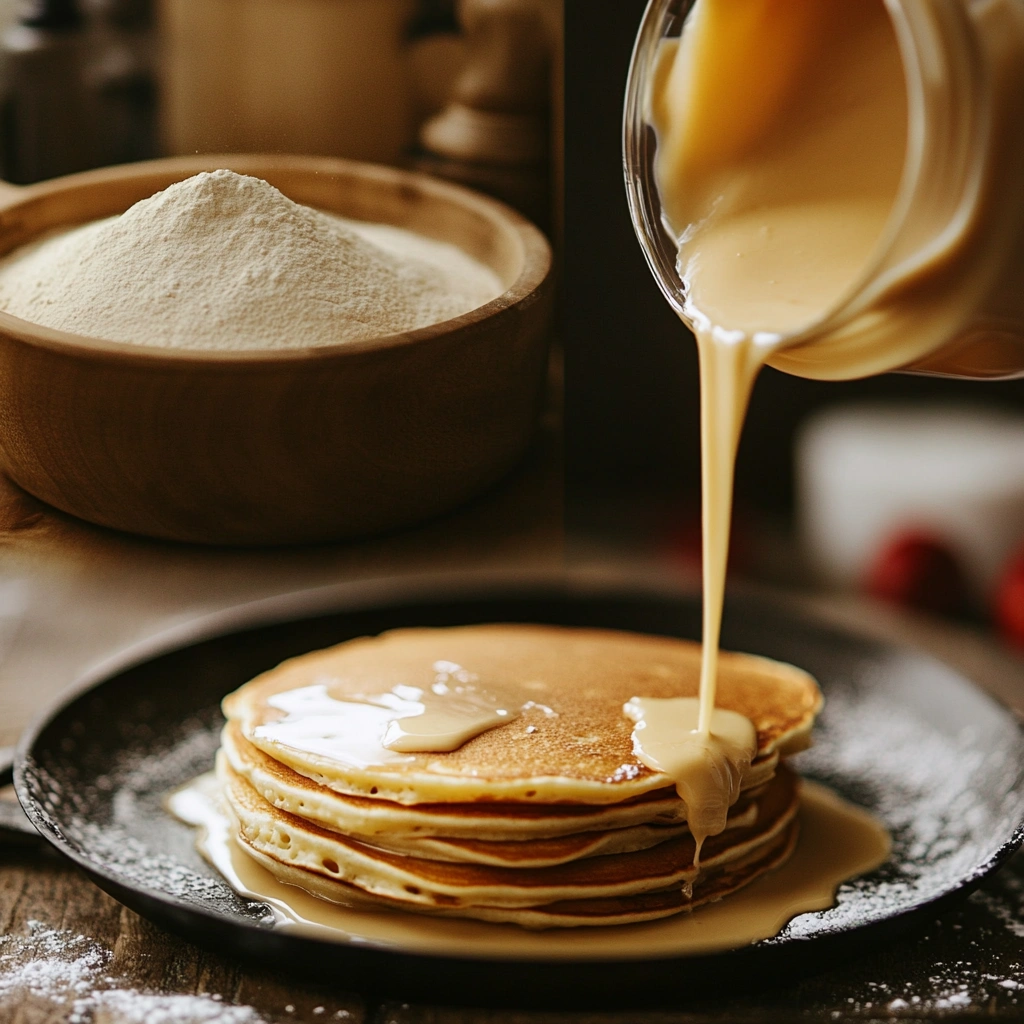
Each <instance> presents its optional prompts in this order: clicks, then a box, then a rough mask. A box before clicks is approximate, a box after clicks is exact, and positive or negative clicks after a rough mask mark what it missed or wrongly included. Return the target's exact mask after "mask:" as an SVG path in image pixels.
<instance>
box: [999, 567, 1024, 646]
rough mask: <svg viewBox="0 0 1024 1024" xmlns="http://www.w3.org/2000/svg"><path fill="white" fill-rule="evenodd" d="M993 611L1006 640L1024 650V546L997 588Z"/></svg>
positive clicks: (1007, 568)
mask: <svg viewBox="0 0 1024 1024" xmlns="http://www.w3.org/2000/svg"><path fill="white" fill-rule="evenodd" d="M993 612H994V614H995V619H996V625H997V626H998V627H999V631H1000V632H1001V633H1002V634H1003V636H1004V637H1005V638H1006V640H1007V641H1008V642H1009V643H1011V644H1013V645H1014V646H1015V647H1019V648H1021V650H1024V548H1021V550H1020V551H1018V552H1017V554H1016V555H1014V556H1013V558H1011V559H1010V561H1009V563H1008V564H1007V566H1006V571H1005V572H1004V573H1003V576H1002V579H1000V581H999V586H998V587H997V588H996V600H995V606H994V608H993Z"/></svg>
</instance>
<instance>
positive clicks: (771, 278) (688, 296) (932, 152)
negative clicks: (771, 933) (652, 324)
mask: <svg viewBox="0 0 1024 1024" xmlns="http://www.w3.org/2000/svg"><path fill="white" fill-rule="evenodd" d="M893 10H894V11H896V10H898V11H899V13H900V18H901V19H902V20H901V21H900V22H899V26H897V24H896V23H895V22H894V20H893V18H892V17H890V12H889V9H888V7H887V6H886V4H885V3H884V2H883V0H827V2H820V0H819V2H816V0H804V2H791V3H786V4H778V3H774V2H772V0H696V3H695V4H694V6H693V8H692V9H691V11H690V14H689V16H688V18H687V21H686V23H685V26H684V29H683V33H682V36H681V37H680V39H678V40H672V39H667V40H664V41H662V42H661V43H660V44H659V46H660V49H659V52H658V56H657V60H656V62H655V64H654V69H653V73H652V75H651V81H650V83H649V85H648V92H647V99H646V109H647V119H648V121H649V123H650V124H651V125H652V126H653V127H654V129H655V131H656V134H657V151H656V156H655V178H656V181H657V186H658V196H659V199H660V202H661V208H662V216H663V221H664V224H665V227H666V229H667V230H668V231H669V232H670V234H671V236H672V237H673V238H674V239H675V240H676V242H677V245H678V261H677V271H678V274H679V277H680V279H681V282H682V285H683V288H684V296H685V298H684V303H683V315H684V318H685V319H686V321H687V322H688V323H689V325H690V326H691V327H692V328H693V331H694V333H695V335H696V339H697V346H698V351H699V356H700V374H701V437H702V506H703V509H702V510H703V573H704V620H703V666H702V675H701V689H700V711H699V716H698V724H697V728H696V730H695V733H694V734H693V736H692V737H691V738H689V739H688V740H687V743H688V744H689V745H690V746H693V745H696V746H697V747H698V748H699V747H700V746H701V745H702V744H703V747H704V749H705V756H704V757H699V756H688V757H687V758H684V759H682V760H680V761H678V762H677V766H676V771H675V778H676V782H677V786H678V788H679V791H680V793H681V794H682V793H683V792H684V790H686V791H687V792H690V793H691V794H704V795H703V796H701V797H700V799H701V800H704V801H709V800H712V799H713V796H711V794H713V793H715V791H716V788H717V790H718V793H719V795H720V796H722V797H724V796H725V795H726V794H727V789H728V785H727V782H726V781H722V780H725V779H727V777H728V775H729V774H730V773H729V772H728V771H725V772H723V770H722V767H721V757H722V747H721V744H720V743H719V742H718V740H717V739H716V738H715V735H714V727H713V724H712V723H713V717H712V716H713V711H714V704H715V685H716V678H717V665H718V644H719V634H720V627H721V616H722V604H723V599H724V588H725V570H726V562H727V557H728V538H729V520H730V513H731V506H732V492H733V474H734V466H735V458H736V450H737V446H738V443H739V437H740V432H741V429H742V424H743V419H744V415H745V412H746V408H747V403H748V400H749V397H750V393H751V389H752V388H753V384H754V381H755V379H756V377H757V374H758V373H759V371H760V370H761V368H762V367H763V366H764V365H765V364H767V363H770V364H772V365H774V366H777V367H779V368H781V369H786V370H789V371H791V372H794V373H798V374H801V375H804V376H809V377H820V378H823V379H846V378H852V377H858V376H864V375H867V374H871V373H876V372H882V371H885V370H891V369H896V368H898V367H906V366H909V365H912V364H914V363H921V364H922V366H924V367H926V368H927V369H929V370H933V371H934V370H940V371H941V370H947V371H948V370H950V369H953V370H955V371H962V370H963V369H964V368H969V367H972V366H973V367H979V366H980V367H981V369H980V370H979V371H978V375H982V376H984V375H998V374H999V373H1000V372H1002V371H1004V370H1005V368H1006V367H1007V366H1011V367H1012V366H1013V365H1014V363H1015V361H1016V366H1017V369H1018V372H1019V371H1021V370H1024V341H1022V336H1024V326H1022V325H1024V308H1021V307H1022V305H1024V301H1022V299H1021V298H1020V295H1019V292H1020V289H1021V288H1022V285H1024V260H1022V259H1021V256H1020V253H1021V241H1020V240H1021V237H1022V236H1024V231H1021V216H1020V211H1021V192H1022V190H1021V189H1020V174H1021V168H1022V167H1024V162H1022V161H1024V156H1022V146H1021V143H1020V141H1019V137H1020V135H1021V124H1022V117H1024V108H1022V102H1024V100H1022V97H1024V70H1022V69H1024V5H1022V4H1020V3H1019V2H1017V0H986V2H983V3H976V4H973V5H970V10H969V11H968V8H967V6H966V5H958V4H945V5H943V4H941V3H936V2H935V0H905V2H904V3H903V4H902V5H900V6H899V8H896V7H894V8H893ZM968 19H971V20H968ZM898 28H899V31H901V32H902V37H900V36H899V35H898ZM928 32H931V33H932V34H931V35H928ZM923 39H928V40H930V41H931V42H932V44H933V45H934V46H935V48H936V49H935V50H934V51H933V52H932V53H931V54H929V53H928V52H926V51H925V50H922V49H921V47H920V43H921V40H923ZM901 43H902V44H904V45H902V46H901ZM912 43H913V44H914V45H916V46H917V49H916V50H915V49H914V46H913V45H911V44H912ZM908 53H912V54H913V56H914V59H915V60H921V61H927V60H928V59H929V57H930V59H931V63H930V64H929V63H925V64H923V65H922V66H921V67H920V68H919V69H918V71H919V78H920V80H918V79H915V78H914V77H913V76H910V77H908V76H907V75H906V74H905V70H904V61H905V59H906V58H907V54H908ZM910 81H914V82H916V84H915V85H914V86H913V87H914V89H918V90H919V91H917V92H914V93H913V95H911V92H910V91H909V90H908V85H907V82H910ZM921 81H926V82H927V83H928V89H927V90H924V89H922V88H921ZM985 90H987V92H986V91H985ZM983 95H984V96H986V97H988V101H987V102H984V103H983V102H982V99H981V98H980V97H982V96H983ZM944 104H945V105H944ZM911 112H912V113H913V114H914V117H913V118H910V117H909V116H908V114H909V113H911ZM985 158H987V160H986V159H985ZM972 159H976V160H977V161H978V164H977V168H975V165H974V164H972V163H971V161H972ZM1007 167H1009V168H1010V169H1011V173H1012V174H1013V175H1016V177H1013V178H1005V177H1004V176H1005V175H1006V174H1007V170H1006V168H1007ZM975 172H976V173H975ZM1001 222H1002V223H1003V224H1005V227H1001V226H1000V223H1001ZM1009 282H1013V285H1010V284H1009ZM1012 287H1016V289H1017V293H1018V298H1017V300H1016V311H1017V313H1019V314H1021V315H1020V316H1018V318H1017V320H1013V318H1012V317H1008V316H1007V315H1005V314H1006V313H1008V312H1010V313H1012V312H1013V311H1014V308H1015V307H1014V305H1013V303H1012V302H1011V301H1009V300H1008V299H1007V295H1008V294H1009V289H1010V288H1012ZM992 311H995V313H996V315H995V316H993V312H992ZM985 367H988V370H986V369H985ZM726 759H727V761H728V755H727V758H726ZM733 767H735V766H733ZM691 813H693V814H694V815H695V816H700V815H703V813H704V812H703V810H702V809H700V808H697V809H694V808H691Z"/></svg>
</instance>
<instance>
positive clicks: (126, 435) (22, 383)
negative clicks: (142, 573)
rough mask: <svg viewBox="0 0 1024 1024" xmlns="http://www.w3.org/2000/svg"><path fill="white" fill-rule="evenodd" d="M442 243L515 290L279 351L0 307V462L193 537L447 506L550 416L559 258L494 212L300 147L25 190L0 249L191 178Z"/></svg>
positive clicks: (438, 185)
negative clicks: (197, 343)
mask: <svg viewBox="0 0 1024 1024" xmlns="http://www.w3.org/2000/svg"><path fill="white" fill-rule="evenodd" d="M223 166H228V167H231V168H232V169H234V170H237V171H239V172H242V173H250V174H256V175H258V176H260V177H263V178H265V179H266V180H268V181H269V182H270V183H271V184H273V185H275V186H277V187H278V188H280V189H281V190H282V191H283V192H284V193H285V194H286V195H288V196H289V197H290V198H292V199H294V200H296V201H297V202H302V203H306V204H308V205H310V206H314V207H318V208H320V209H326V210H330V211H333V212H337V213H340V214H343V215H345V216H348V217H353V218H356V219H362V220H376V221H383V222H387V223H392V224H396V225H398V226H401V227H405V228H409V229H411V230H414V231H418V232H420V233H422V234H425V235H429V236H431V237H434V238H439V239H441V240H444V241H448V242H453V243H455V244H457V245H459V246H460V247H462V248H463V249H465V250H466V251H467V252H469V253H470V254H471V255H473V256H475V257H476V258H478V259H480V260H482V261H483V262H484V263H486V264H487V265H489V266H491V267H492V268H493V269H494V270H495V271H496V272H497V274H498V276H499V277H500V279H501V280H502V282H503V283H504V284H505V286H506V289H507V290H506V291H505V292H504V294H503V295H501V296H499V297H498V298H497V299H495V300H494V301H493V302H491V303H488V304H487V305H485V306H483V307H481V308H480V309H478V310H474V311H472V312H470V313H468V314H466V315H464V316H461V317H458V318H455V319H453V320H449V321H446V322H445V323H443V324H437V325H434V326H431V327H427V328H424V329H421V330H418V331H413V332H408V333H405V334H400V335H393V336H391V337H388V338H385V339H379V340H372V341H366V342H354V343H351V344H347V345H338V346H331V347H329V348H318V349H298V350H295V351H291V352H280V351H274V352H267V351H253V352H226V353H225V352H211V351H192V352H178V351H169V350H166V349H163V350H161V349H155V348H144V347H141V346H130V345H124V344H118V343H114V342H105V341H100V340H96V339H86V338H82V337H78V336H75V335H71V334H68V333H66V332H61V331H55V330H50V329H48V328H43V327H39V326H36V325H32V324H29V323H27V322H26V321H23V320H20V319H18V318H15V317H12V316H10V315H8V314H4V313H0V463H2V468H3V469H4V471H5V472H6V473H7V474H8V475H9V476H10V477H11V479H13V480H14V481H15V482H17V483H18V484H19V485H20V486H22V487H23V488H24V489H25V490H26V491H28V492H29V493H31V494H33V495H35V496H37V497H39V498H41V499H43V500H44V501H46V502H48V503H49V504H51V505H54V506H55V507H57V508H59V509H61V510H63V511H65V512H70V513H71V514H73V515H76V516H80V517H81V518H83V519H87V520H89V521H90V522H94V523H98V524H100V525H104V526H110V527H114V528H116V529H121V530H126V531H129V532H135V533H142V534H146V535H149V536H153V537H161V538H167V539H171V540H183V541H192V542H199V543H223V544H277V543H308V542H315V541H328V540H337V539H340V538H344V537H349V536H354V535H362V534H367V533H372V532H379V531H383V530H388V529H392V528H395V527H398V526H402V525H406V524H408V523H411V522H415V521H418V520H421V519H424V518H427V517H429V516H432V515H435V514H437V513H439V512H441V511H444V510H446V509H449V508H453V507H455V506H456V505H458V504H460V503H461V502H463V501H465V500H466V499H467V498H468V497H470V496H471V495H473V494H475V493H478V492H479V491H481V490H482V489H483V488H485V487H486V486H488V485H489V484H491V483H492V482H494V481H495V480H497V479H498V478H500V477H501V476H502V475H503V474H504V473H506V472H507V471H508V470H509V469H510V467H511V466H512V465H513V464H514V463H515V462H516V460H517V459H518V458H519V457H520V456H521V454H522V452H523V451H524V449H525V448H526V446H527V444H528V442H529V439H530V437H531V435H532V433H533V430H534V427H535V424H536V420H537V415H538V412H539V410H540V407H541V400H542V395H543V385H544V377H545V367H546V359H547V330H548V321H549V317H550V309H551V297H552V279H551V255H550V249H549V247H548V245H547V243H546V241H545V240H544V238H543V236H542V235H541V234H540V232H538V231H537V230H536V229H535V228H534V227H532V225H530V224H529V223H528V222H527V221H525V220H524V219H523V218H521V217H519V216H518V215H517V214H515V213H513V212H512V211H511V210H509V209H508V208H506V207H504V206H502V205H501V204H499V203H496V202H494V201H492V200H489V199H486V198H484V197H482V196H478V195H476V194H474V193H471V192H468V191H466V190H464V189H460V188H458V187H456V186H452V185H448V184H445V183H442V182H438V181H434V180H432V179H429V178H427V177H425V176H422V175H415V174H411V173H409V172H403V171H397V170H393V169H389V168H382V167H374V166H371V165H364V164H355V163H351V162H347V161H339V160H329V159H322V158H303V157H230V156H224V157H204V158H202V159H199V158H196V159H191V158H189V159H172V160H161V161H154V162H151V163H148V164H136V165H130V166H126V167H123V168H108V169H104V170H101V171H91V172H86V173H85V174H80V175H73V176H70V177H68V178H64V179H57V180H55V181H52V182H46V183H43V184H41V185H36V186H31V187H29V188H27V189H25V190H23V191H22V192H21V194H20V195H19V196H17V198H16V199H15V201H14V202H13V203H12V202H10V201H9V196H8V195H7V193H4V196H3V199H2V200H0V201H2V202H6V203H7V205H6V206H4V207H3V208H2V209H0V252H6V251H9V250H11V249H13V248H14V247H16V246H17V245H20V244H22V243H24V242H26V241H28V240H30V239H32V238H34V237H36V236H37V235H39V234H40V233H41V232H43V231H45V230H47V229H49V228H52V227H56V226H66V225H72V224H77V223H81V222H84V221H90V220H94V219H96V218H99V217H103V216H108V215H110V214H114V213H118V212H121V211H123V210H124V209H126V208H127V207H128V206H130V205H131V204H133V203H134V202H137V201H138V200H140V199H142V198H145V197H146V196H149V195H151V194H152V193H153V192H155V191H157V190H159V189H161V188H165V187H166V186H167V185H169V184H171V183H172V182H174V181H178V180H181V179H182V178H185V177H188V176H190V175H191V174H194V173H196V172H198V171H200V170H209V169H213V168H217V167H223Z"/></svg>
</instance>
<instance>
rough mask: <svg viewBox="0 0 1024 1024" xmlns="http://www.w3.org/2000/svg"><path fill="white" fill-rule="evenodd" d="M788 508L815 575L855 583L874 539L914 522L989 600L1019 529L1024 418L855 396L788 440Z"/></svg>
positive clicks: (876, 548) (874, 550)
mask: <svg viewBox="0 0 1024 1024" xmlns="http://www.w3.org/2000/svg"><path fill="white" fill-rule="evenodd" d="M796 473H797V515H798V521H799V529H800V537H801V542H802V545H803V548H804V551H805V552H806V553H807V555H808V556H809V558H810V561H811V564H812V565H813V567H814V569H815V570H816V572H817V574H818V576H819V578H820V579H821V580H822V582H824V583H827V584H829V585H831V586H838V587H856V586H858V585H861V584H863V583H864V580H865V575H866V573H867V570H868V566H869V565H870V564H871V563H872V562H873V561H874V559H875V558H876V557H877V556H878V554H879V553H880V551H881V550H882V549H883V547H884V546H885V545H886V544H888V543H889V542H890V541H891V540H892V539H893V538H894V537H896V536H898V535H899V534H901V533H902V532H904V531H922V532H924V533H926V534H927V535H929V536H931V537H934V538H936V539H937V540H938V541H939V542H941V543H942V544H943V545H944V546H946V547H948V548H949V550H950V551H951V552H952V553H953V554H954V555H955V556H957V557H958V559H959V560H960V563H961V566H962V568H963V570H964V571H965V573H966V576H967V580H968V584H969V585H970V587H971V589H972V591H973V593H974V597H975V600H976V601H977V602H978V603H979V604H983V603H987V602H986V598H987V596H988V595H989V594H990V593H991V589H992V586H993V584H994V582H995V579H996V578H997V576H998V574H999V573H1000V571H1001V570H1002V568H1003V566H1004V564H1005V562H1006V559H1007V558H1008V557H1009V555H1010V554H1011V552H1012V550H1013V549H1015V548H1016V547H1018V546H1019V544H1020V543H1021V541H1022V540H1024V417H1021V416H1015V415H1013V414H1011V413H1007V412H1001V411H999V410H996V409H991V408H985V407H981V406H970V405H948V404H947V405H934V404H933V405H919V406H917V405H906V404H904V405H897V404H880V403H879V404H862V405H849V406H840V407H837V408H831V409H828V410H826V411H825V412H822V413H819V414H818V415H817V416H814V417H813V418H811V419H810V420H809V421H808V422H807V424H806V425H805V426H804V428H803V430H802V431H801V433H800V435H799V436H798V438H797V443H796Z"/></svg>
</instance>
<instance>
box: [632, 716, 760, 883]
mask: <svg viewBox="0 0 1024 1024" xmlns="http://www.w3.org/2000/svg"><path fill="white" fill-rule="evenodd" d="M622 710H623V711H624V712H625V714H626V717H627V718H629V719H630V720H631V721H633V722H635V723H636V725H635V727H634V729H633V752H634V753H635V754H636V756H637V758H639V760H640V761H641V762H642V763H643V764H645V765H647V767H648V768H651V769H653V770H654V771H657V772H664V773H665V774H666V775H667V776H668V777H669V778H670V779H672V781H673V782H674V783H675V786H676V792H677V793H678V794H679V797H680V799H681V800H682V801H683V803H685V804H686V817H687V823H688V824H689V827H690V832H691V833H692V834H693V838H694V840H695V841H696V844H697V850H696V853H695V857H694V863H695V864H699V863H700V850H701V846H702V845H703V843H704V840H705V839H706V838H707V837H708V836H714V835H718V833H719V832H722V831H724V829H725V827H726V823H727V821H728V817H729V808H730V807H731V806H732V805H733V804H734V803H735V802H736V799H737V797H739V795H740V787H741V785H742V782H743V774H744V772H745V771H746V770H747V768H749V767H750V763H751V761H753V759H754V756H755V755H756V754H757V730H756V729H755V728H754V723H753V722H751V721H750V719H749V718H745V717H744V716H743V715H741V714H738V713H737V712H735V711H727V710H726V709H725V708H715V709H714V711H713V713H712V715H711V729H710V731H709V732H703V731H701V730H700V729H699V728H698V721H699V718H700V701H699V700H698V699H697V698H696V697H633V698H632V699H631V700H629V701H627V702H626V704H624V705H623V708H622Z"/></svg>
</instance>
